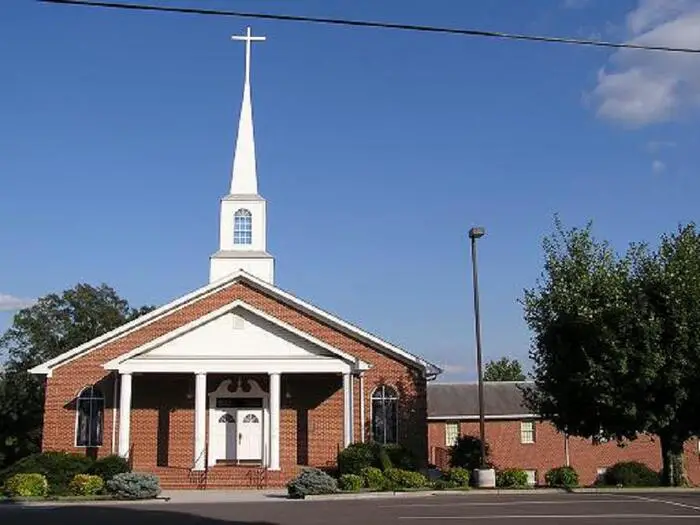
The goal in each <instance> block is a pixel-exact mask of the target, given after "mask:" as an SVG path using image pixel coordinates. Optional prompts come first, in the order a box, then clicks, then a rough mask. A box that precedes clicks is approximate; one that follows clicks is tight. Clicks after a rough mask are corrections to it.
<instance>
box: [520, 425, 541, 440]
mask: <svg viewBox="0 0 700 525" xmlns="http://www.w3.org/2000/svg"><path fill="white" fill-rule="evenodd" d="M527 427H530V428H529V429H528V428H527ZM526 436H532V438H528V437H526ZM536 441H537V436H536V431H535V422H534V421H533V420H532V419H529V420H527V421H521V422H520V443H521V444H522V445H532V444H534V443H535V442H536Z"/></svg>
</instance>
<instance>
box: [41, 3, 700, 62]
mask: <svg viewBox="0 0 700 525" xmlns="http://www.w3.org/2000/svg"><path fill="white" fill-rule="evenodd" d="M39 1H40V2H43V3H49V4H66V5H82V6H87V7H104V8H111V9H128V10H133V11H162V12H170V13H185V14H196V15H212V16H231V17H238V18H257V19H260V20H281V21H287V22H308V23H315V24H331V25H340V26H356V27H375V28H381V29H398V30H404V31H420V32H424V33H443V34H452V35H462V36H474V37H486V38H501V39H506V40H527V41H532V42H546V43H553V44H571V45H579V46H594V47H612V48H617V49H641V50H645V51H665V52H673V53H693V54H700V49H697V48H687V47H671V46H651V45H645V44H633V43H624V42H606V41H602V40H587V39H579V38H566V37H553V36H540V35H525V34H515V33H503V32H500V31H481V30H478V29H459V28H450V27H437V26H422V25H412V24H395V23H389V22H371V21H368V20H345V19H339V18H319V17H311V16H294V15H279V14H270V13H250V12H243V11H221V10H216V9H197V8H192V7H165V6H157V5H146V4H131V3H126V4H125V3H119V2H100V1H91V0H39Z"/></svg>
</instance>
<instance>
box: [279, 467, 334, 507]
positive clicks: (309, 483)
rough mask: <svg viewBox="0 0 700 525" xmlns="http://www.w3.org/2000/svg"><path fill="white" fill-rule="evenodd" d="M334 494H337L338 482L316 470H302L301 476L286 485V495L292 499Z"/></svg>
mask: <svg viewBox="0 0 700 525" xmlns="http://www.w3.org/2000/svg"><path fill="white" fill-rule="evenodd" d="M335 492H338V482H337V481H336V480H335V479H334V478H332V477H331V476H329V475H328V474H326V473H325V472H323V471H322V470H319V469H317V468H307V469H304V470H303V471H302V472H301V474H299V475H298V476H297V477H296V478H294V479H293V480H292V481H290V482H289V483H287V493H288V494H289V497H290V498H294V499H304V498H305V497H306V496H313V495H317V494H333V493H335Z"/></svg>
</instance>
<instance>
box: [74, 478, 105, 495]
mask: <svg viewBox="0 0 700 525" xmlns="http://www.w3.org/2000/svg"><path fill="white" fill-rule="evenodd" d="M104 486H105V482H104V481H103V480H102V478H101V477H100V476H94V475H92V474H76V475H75V476H74V477H73V479H72V480H71V482H70V491H71V492H72V493H73V494H75V495H76V496H94V495H95V494H99V493H100V492H102V489H103V488H104Z"/></svg>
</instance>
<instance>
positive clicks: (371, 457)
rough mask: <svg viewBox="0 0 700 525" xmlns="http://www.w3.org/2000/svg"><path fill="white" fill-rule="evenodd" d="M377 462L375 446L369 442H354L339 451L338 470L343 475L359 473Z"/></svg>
mask: <svg viewBox="0 0 700 525" xmlns="http://www.w3.org/2000/svg"><path fill="white" fill-rule="evenodd" d="M375 463H376V455H375V451H374V447H373V446H372V445H370V444H369V443H353V444H352V445H350V446H348V447H347V448H345V449H343V450H341V451H340V452H339V453H338V470H339V471H340V474H341V475H342V474H357V475H359V474H360V472H362V469H364V468H367V467H373V466H375Z"/></svg>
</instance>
